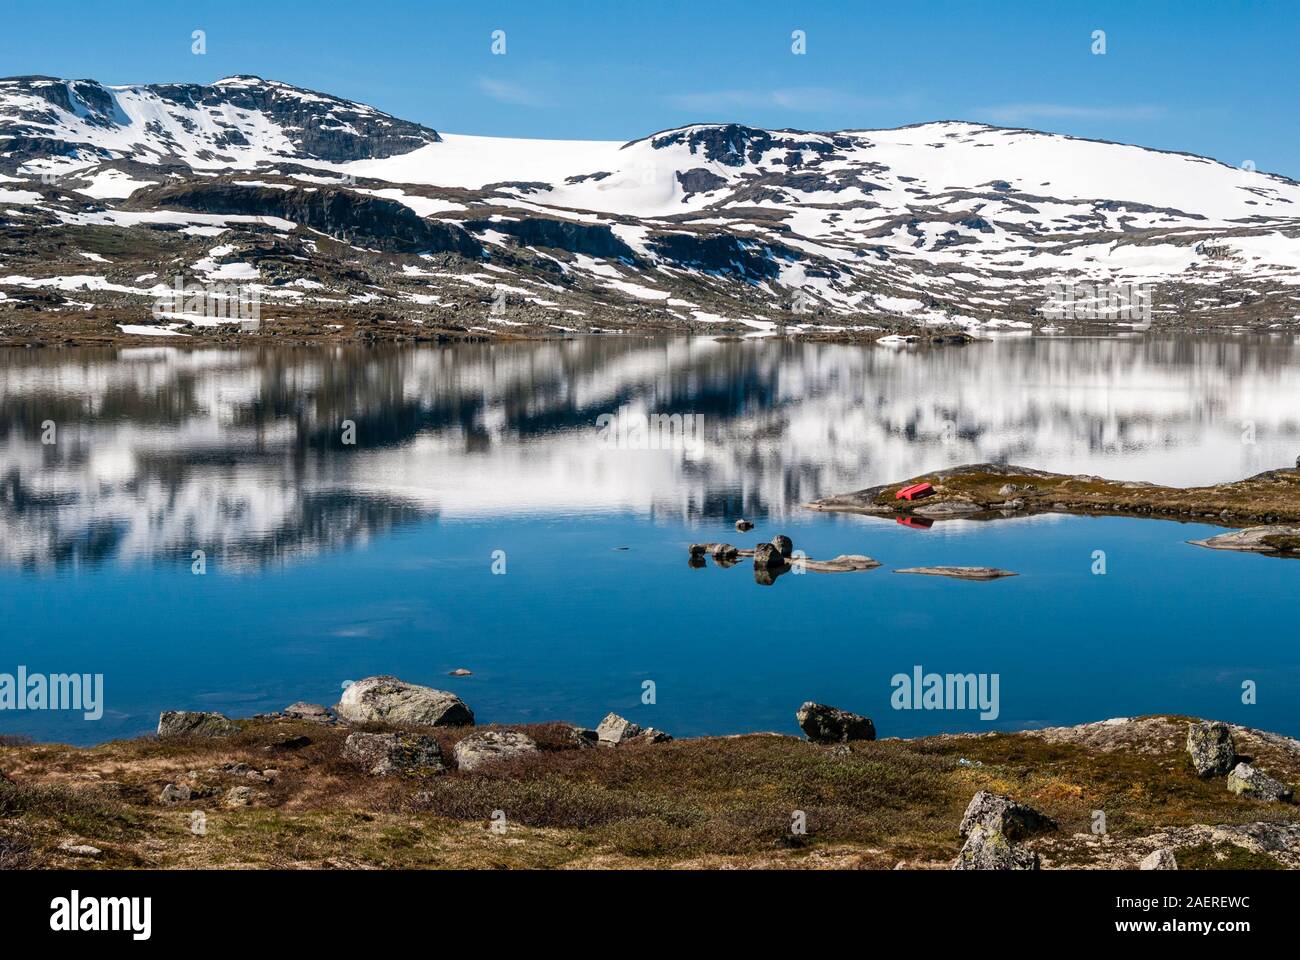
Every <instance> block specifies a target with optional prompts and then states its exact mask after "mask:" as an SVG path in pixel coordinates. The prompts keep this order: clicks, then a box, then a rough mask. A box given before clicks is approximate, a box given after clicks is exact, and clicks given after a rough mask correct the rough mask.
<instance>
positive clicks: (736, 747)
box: [0, 721, 1300, 868]
mask: <svg viewBox="0 0 1300 960" xmlns="http://www.w3.org/2000/svg"><path fill="white" fill-rule="evenodd" d="M518 729H523V730H525V731H527V732H528V733H530V734H531V735H532V736H534V737H535V738H536V739H537V740H538V742H539V743H540V745H541V746H542V747H543V750H542V752H541V753H539V754H537V755H534V756H531V757H523V758H519V759H516V760H512V761H509V762H506V763H500V764H496V765H490V766H485V767H482V768H480V769H479V770H476V771H474V772H459V771H456V772H451V773H444V774H440V775H436V776H429V777H423V778H406V777H382V778H370V777H366V776H363V775H362V774H360V773H359V772H358V771H357V770H356V769H354V768H352V767H350V766H349V765H347V764H346V763H344V762H343V761H342V760H341V759H340V751H341V746H342V740H343V738H344V736H345V731H343V730H339V729H334V728H328V727H320V726H313V725H310V724H300V723H290V722H284V721H278V722H273V723H258V722H245V724H244V729H243V731H242V732H241V733H240V734H239V735H237V736H235V737H232V738H228V739H224V740H189V741H168V742H161V741H157V740H154V739H142V740H131V741H120V742H115V743H109V744H104V745H102V746H99V747H94V748H91V749H85V750H83V749H76V748H72V747H64V746H49V745H39V746H38V745H22V744H15V745H9V746H0V769H2V770H4V771H5V772H6V773H7V774H8V776H9V777H10V778H12V781H13V782H12V783H6V782H0V863H3V864H5V865H8V866H30V867H41V866H103V867H162V868H184V867H373V868H402V867H407V868H409V867H637V866H646V867H664V866H697V867H707V866H737V865H738V866H768V867H783V866H839V867H868V868H892V867H893V866H894V865H895V864H897V863H898V862H899V861H908V862H909V863H912V864H916V865H927V866H940V865H944V864H946V863H947V862H948V861H950V860H951V859H952V858H953V857H954V856H955V854H956V852H957V849H958V847H959V839H958V837H957V824H958V822H959V821H960V819H961V815H962V812H963V810H964V809H965V806H966V804H967V803H968V802H969V800H970V798H971V796H972V795H973V794H974V793H975V792H976V791H977V790H980V789H990V790H994V791H997V792H1001V793H1007V794H1010V795H1012V796H1014V797H1015V798H1017V799H1019V800H1021V801H1023V802H1026V803H1029V804H1031V805H1033V806H1035V807H1037V808H1038V809H1040V810H1042V811H1043V812H1044V813H1047V814H1048V815H1049V816H1051V817H1053V818H1055V819H1056V820H1057V821H1058V822H1059V823H1060V826H1061V829H1060V831H1059V834H1057V835H1056V837H1057V838H1058V840H1059V842H1060V843H1061V844H1063V848H1062V849H1061V851H1060V854H1059V856H1058V857H1057V858H1056V862H1057V864H1058V865H1075V864H1077V865H1082V864H1083V863H1084V862H1086V859H1087V853H1086V851H1084V850H1082V849H1074V848H1073V847H1072V846H1071V843H1070V838H1071V837H1072V836H1077V835H1087V834H1088V831H1089V829H1090V825H1091V823H1092V818H1093V811H1095V810H1098V809H1101V810H1105V811H1106V812H1107V819H1108V829H1109V832H1110V834H1111V835H1112V837H1113V838H1115V839H1116V840H1117V841H1122V840H1123V838H1126V837H1139V836H1141V835H1143V834H1146V833H1151V832H1153V831H1156V830H1160V829H1164V828H1169V827H1178V826H1181V825H1191V824H1225V823H1243V822H1253V821H1256V820H1260V819H1288V820H1300V809H1298V808H1296V807H1292V806H1271V805H1270V806H1267V807H1266V806H1263V805H1261V804H1258V803H1255V802H1252V801H1248V800H1243V799H1241V798H1239V797H1235V796H1233V795H1232V794H1230V793H1228V792H1227V790H1226V789H1225V788H1224V786H1223V784H1222V782H1221V781H1204V780H1200V779H1198V778H1197V777H1196V776H1195V775H1194V774H1193V772H1192V770H1191V768H1190V766H1189V764H1188V763H1187V759H1186V756H1185V754H1183V753H1181V752H1180V750H1179V749H1178V748H1177V747H1176V746H1175V747H1162V748H1161V749H1159V750H1156V751H1155V752H1149V753H1146V752H1143V753H1139V752H1132V751H1122V750H1119V751H1117V750H1100V749H1092V748H1090V747H1088V746H1084V745H1080V744H1074V743H1059V742H1050V741H1047V740H1045V739H1043V738H1041V737H1038V736H1035V735H1032V734H996V735H990V736H983V737H937V738H929V739H921V740H912V741H906V740H885V741H879V742H874V743H855V744H852V745H850V746H849V747H848V748H847V749H846V748H828V747H823V746H817V745H814V744H810V743H807V742H804V741H802V740H799V739H796V738H793V737H782V736H772V735H753V736H743V737H727V738H700V739H693V740H682V741H676V742H673V743H667V744H657V745H634V746H627V747H619V748H588V749H576V748H573V747H572V746H571V745H570V744H571V741H570V740H569V739H568V738H567V737H566V736H565V730H566V728H564V727H562V726H560V725H541V726H531V727H523V728H518ZM467 732H469V731H468V730H464V729H460V730H458V729H440V730H438V731H437V732H436V736H437V738H438V739H439V740H440V742H441V744H442V747H443V750H444V753H445V754H446V755H448V756H450V753H451V748H452V746H453V745H454V743H455V742H456V740H457V739H459V738H460V737H461V736H463V735H465V734H466V733H467ZM294 738H298V739H297V740H295V739H294ZM302 738H305V739H306V740H307V741H309V742H306V743H302ZM286 744H287V745H286ZM234 763H246V764H248V765H249V766H251V767H253V768H254V769H256V770H263V769H266V768H272V767H273V768H275V769H276V770H278V771H279V775H278V776H277V777H275V779H274V782H271V783H263V782H260V781H256V782H250V781H248V780H246V779H241V778H240V777H238V776H234V775H232V774H229V773H227V772H224V771H223V769H222V768H224V767H225V766H227V765H229V764H234ZM1271 769H1272V772H1274V774H1275V775H1280V776H1283V777H1284V778H1286V779H1289V780H1290V781H1292V782H1294V780H1295V779H1296V778H1297V774H1298V773H1300V771H1297V770H1295V769H1290V768H1288V769H1282V768H1281V766H1280V761H1277V760H1274V761H1273V762H1272V764H1271ZM190 771H194V772H195V774H196V777H194V778H190V782H193V783H195V784H196V785H198V786H199V788H200V790H201V791H203V793H204V795H202V796H199V797H196V798H195V799H194V800H192V801H190V802H187V803H182V804H177V805H173V806H168V805H164V804H162V803H161V801H160V799H159V793H160V791H161V789H162V787H163V786H164V785H165V784H166V783H169V782H173V781H180V780H184V779H186V778H187V775H188V773H189V772H190ZM236 785H248V786H251V787H252V788H253V790H254V802H253V805H251V806H247V807H227V806H226V805H225V804H224V795H225V793H226V791H227V790H228V789H229V788H230V787H231V786H236ZM195 810H201V811H203V812H204V815H205V817H206V834H205V835H202V836H199V835H196V834H194V833H193V832H192V831H191V812H192V811H195ZM495 811H501V813H500V814H497V817H498V818H500V817H502V816H503V817H504V824H505V830H504V832H498V831H497V830H495V829H494V828H493V816H494V812H495ZM796 811H802V813H803V818H804V819H805V820H806V824H807V832H806V833H805V834H799V833H796V832H794V831H792V829H791V827H792V823H793V822H794V819H795V818H796V817H797V816H798V814H797V813H796ZM67 841H71V842H74V843H87V844H91V845H93V846H96V847H99V848H100V849H101V850H103V855H102V856H101V857H100V858H98V859H94V860H88V859H84V858H76V857H73V856H70V855H68V854H65V853H62V852H60V851H59V850H58V846H59V844H60V843H62V842H67ZM1050 842H1057V840H1053V841H1050ZM1197 856H1199V854H1198V855H1197ZM1202 859H1203V858H1202ZM1216 862H1218V861H1217V860H1216Z"/></svg>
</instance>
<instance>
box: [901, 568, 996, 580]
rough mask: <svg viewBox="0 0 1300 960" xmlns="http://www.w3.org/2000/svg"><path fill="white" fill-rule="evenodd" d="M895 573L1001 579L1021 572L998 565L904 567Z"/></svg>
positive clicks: (970, 578) (960, 578)
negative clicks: (1000, 568)
mask: <svg viewBox="0 0 1300 960" xmlns="http://www.w3.org/2000/svg"><path fill="white" fill-rule="evenodd" d="M894 572H895V573H919V574H921V575H922V576H927V577H953V578H955V579H957V580H1000V579H1001V578H1003V577H1015V576H1019V574H1016V573H1014V572H1013V571H1011V570H999V569H998V568H997V567H904V568H903V569H902V570H895V571H894Z"/></svg>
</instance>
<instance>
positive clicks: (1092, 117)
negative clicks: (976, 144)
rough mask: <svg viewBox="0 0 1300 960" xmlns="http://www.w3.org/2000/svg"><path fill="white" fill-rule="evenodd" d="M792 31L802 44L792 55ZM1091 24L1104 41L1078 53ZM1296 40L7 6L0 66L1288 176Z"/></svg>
mask: <svg viewBox="0 0 1300 960" xmlns="http://www.w3.org/2000/svg"><path fill="white" fill-rule="evenodd" d="M194 30H203V31H205V34H206V41H207V53H206V54H204V55H202V56H196V55H194V54H193V53H191V34H192V32H193V31H194ZM494 30H504V31H505V35H506V53H505V55H504V56H498V55H493V53H492V51H491V34H492V32H493V31H494ZM795 30H803V31H805V34H806V37H807V52H806V53H805V54H803V55H796V54H794V53H792V52H791V43H792V41H791V33H792V32H793V31H795ZM1094 30H1104V31H1105V34H1106V53H1105V54H1104V55H1095V54H1093V53H1092V51H1091V47H1092V44H1093V41H1092V33H1093V31H1094ZM1297 46H1300V5H1297V4H1295V3H1285V2H1277V3H1272V2H1253V3H1252V2H1231V0H1229V2H1217V3H1214V2H1200V0H1181V2H1163V0H1148V2H1140V3H1139V2H1129V3H1105V2H1093V3H1074V2H1069V0H1054V2H1036V3H1028V2H1026V3H1014V4H1013V3H1000V2H994V0H986V2H977V0H965V2H957V0H954V2H934V3H924V2H922V3H909V4H894V3H889V4H886V3H876V2H872V0H856V2H848V0H844V2H841V0H822V2H808V3H803V4H798V3H792V2H790V0H785V2H777V0H744V2H740V0H715V2H707V0H696V2H693V3H692V2H685V0H656V2H654V3H638V4H630V3H617V2H614V3H611V2H604V3H595V2H588V0H567V2H566V0H530V2H520V0H494V2H492V3H478V4H466V3H452V2H445V0H424V2H398V0H372V2H369V3H364V4H360V3H355V2H349V3H340V2H332V0H318V2H314V3H303V2H297V0H262V2H258V3H253V2H245V0H228V2H223V3H211V2H187V3H184V4H181V3H175V2H168V3H155V2H141V0H119V2H114V3H105V2H102V0H99V2H84V0H71V2H69V0H63V2H59V3H45V2H41V3H32V2H26V0H5V6H4V13H3V30H2V31H0V74H4V75H10V74H22V73H44V74H52V75H56V76H63V77H78V78H79V77H92V78H94V79H97V80H102V81H104V82H107V83H144V82H160V81H193V82H210V81H212V80H216V79H218V78H220V77H223V76H227V75H229V74H233V73H256V74H259V75H261V76H264V77H269V78H274V79H278V80H284V81H286V82H288V83H294V84H297V85H300V86H304V87H309V88H313V89H318V90H323V91H326V92H329V93H335V94H338V95H340V96H345V97H348V98H351V99H355V100H361V101H364V102H367V103H371V104H374V105H375V106H377V107H380V108H381V109H384V110H387V111H389V112H390V113H394V114H397V115H399V116H402V117H405V118H408V119H411V120H417V121H419V122H422V123H425V124H428V125H429V126H432V127H434V128H436V129H439V130H445V131H449V132H453V133H479V134H491V135H501V136H522V137H558V138H596V139H633V138H635V137H639V136H643V135H645V134H647V133H650V132H653V131H655V130H660V129H664V128H667V127H672V126H677V125H680V124H683V123H690V122H695V121H718V120H736V121H740V122H744V123H749V124H754V125H757V126H767V127H797V128H802V129H813V130H827V129H846V128H863V127H887V126H897V125H899V124H904V123H916V122H922V121H926V120H936V119H954V118H955V119H970V120H983V121H987V122H991V123H1000V124H1005V125H1010V126H1026V127H1033V128H1036V129H1043V130H1053V131H1059V132H1063V133H1071V134H1075V135H1078V136H1086V137H1097V138H1103V139H1110V140H1118V141H1123V142H1129V143H1140V144H1143V145H1145V146H1153V147H1160V148H1164V149H1172V150H1187V151H1190V152H1193V153H1200V154H1205V155H1208V156H1212V157H1215V158H1217V159H1220V160H1223V161H1225V162H1227V163H1233V164H1240V163H1242V162H1243V161H1246V160H1250V161H1253V162H1254V163H1255V165H1256V167H1257V168H1258V169H1260V170H1265V171H1271V172H1277V173H1283V174H1286V175H1288V176H1292V177H1296V178H1300V109H1298V108H1300V85H1298V84H1297V80H1298V79H1300V71H1297V68H1296V66H1295V63H1296V59H1297V58H1296V52H1295V51H1296V49H1297Z"/></svg>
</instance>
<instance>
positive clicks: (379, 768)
mask: <svg viewBox="0 0 1300 960" xmlns="http://www.w3.org/2000/svg"><path fill="white" fill-rule="evenodd" d="M343 759H345V760H349V761H351V762H352V763H355V764H356V765H357V766H359V767H361V768H362V769H363V770H365V771H366V772H367V773H368V774H370V775H371V776H372V777H380V776H384V775H386V774H390V773H408V774H418V773H441V772H442V770H443V769H444V767H443V763H442V750H441V749H440V748H439V746H438V742H437V741H436V740H434V739H433V738H432V737H425V736H421V735H418V734H409V733H353V734H349V735H348V738H347V740H345V741H344V742H343Z"/></svg>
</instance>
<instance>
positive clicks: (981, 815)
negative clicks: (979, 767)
mask: <svg viewBox="0 0 1300 960" xmlns="http://www.w3.org/2000/svg"><path fill="white" fill-rule="evenodd" d="M977 826H978V827H983V828H984V829H985V830H987V831H992V832H996V833H1001V834H1004V835H1005V836H1006V838H1007V839H1008V840H1021V839H1023V838H1025V837H1027V836H1029V835H1031V834H1034V833H1039V832H1041V831H1044V830H1055V829H1056V821H1055V820H1053V819H1052V818H1051V817H1049V816H1046V815H1044V814H1041V813H1039V812H1038V811H1037V810H1035V809H1034V808H1033V807H1027V806H1025V805H1024V804H1023V803H1017V802H1016V801H1014V800H1012V799H1011V798H1010V797H1004V796H1002V795H1000V794H996V793H991V792H990V791H988V790H981V791H980V792H979V793H977V794H975V796H974V797H972V798H971V802H970V803H969V804H968V805H967V806H966V815H965V816H963V817H962V818H961V826H960V827H959V828H958V831H959V832H960V834H961V835H962V836H963V837H967V836H969V835H970V832H971V831H972V830H974V829H975V828H976V827H977Z"/></svg>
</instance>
